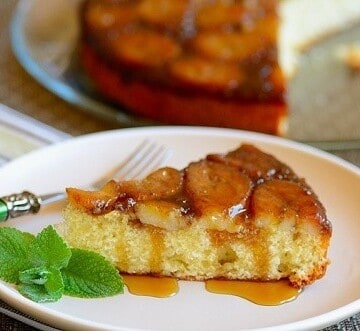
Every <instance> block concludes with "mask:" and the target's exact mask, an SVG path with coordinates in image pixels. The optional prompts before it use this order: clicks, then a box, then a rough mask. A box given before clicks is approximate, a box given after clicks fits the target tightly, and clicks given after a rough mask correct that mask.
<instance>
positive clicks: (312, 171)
mask: <svg viewBox="0 0 360 331" xmlns="http://www.w3.org/2000/svg"><path fill="white" fill-rule="evenodd" d="M145 138H151V139H152V140H154V141H156V142H159V143H164V142H166V145H167V146H168V147H170V148H171V149H172V150H173V156H172V158H171V159H170V160H169V165H171V166H174V167H177V168H182V167H184V166H185V165H186V164H187V163H188V162H189V161H193V160H198V159H199V158H201V157H203V156H204V155H205V154H207V153H220V152H226V151H228V150H230V149H234V148H236V147H237V146H238V145H239V144H240V143H242V142H247V143H252V144H254V145H256V146H258V147H259V148H261V149H263V150H264V151H266V152H269V153H272V154H273V155H274V156H276V157H277V158H279V159H280V160H282V161H283V162H285V163H288V164H289V165H290V166H291V167H292V168H293V169H294V171H295V172H297V173H298V175H299V176H302V177H305V178H306V179H307V181H308V183H309V184H310V185H311V186H312V187H313V189H314V190H315V192H316V193H317V194H318V196H319V198H320V200H321V201H322V202H323V203H324V205H325V207H326V208H327V212H328V217H329V219H330V220H331V221H332V224H333V237H332V240H331V247H330V250H329V257H330V259H331V261H332V263H331V265H330V266H329V269H328V272H327V274H326V276H325V277H324V278H323V279H321V280H319V281H317V282H316V283H315V284H313V285H311V286H309V287H307V288H305V290H304V291H303V293H302V294H301V295H300V296H299V297H298V298H297V299H296V300H295V301H293V302H290V303H287V304H284V305H281V306H275V307H264V306H259V305H256V304H253V303H250V302H248V301H246V300H243V299H241V298H238V297H234V296H226V295H215V294H211V293H208V292H206V291H205V289H204V284H203V283H202V282H180V291H179V293H178V294H177V295H175V296H174V297H171V298H166V299H157V298H151V297H141V296H134V295H130V294H128V293H125V294H124V295H118V296H115V297H112V298H104V299H77V298H71V297H64V298H62V299H61V300H60V301H59V302H57V303H52V304H36V303H34V302H31V301H29V300H27V299H25V298H24V297H22V296H21V295H20V294H19V293H18V292H17V291H16V289H14V287H13V286H11V285H9V284H7V283H4V282H0V297H1V299H2V300H4V301H6V302H7V303H9V304H10V305H12V306H14V307H15V308H17V309H19V310H20V311H23V312H26V313H28V314H29V315H31V316H34V317H36V318H37V319H40V320H42V321H44V322H47V323H50V324H51V325H54V326H57V327H58V328H61V329H71V330H88V329H89V328H91V329H93V330H135V329H136V330H139V329H151V330H169V329H171V330H175V331H177V330H179V331H180V330H181V331H182V330H209V331H211V330H234V329H237V330H239V329H257V330H260V329H266V330H272V329H273V330H275V329H276V330H279V327H280V326H281V327H282V329H284V330H288V331H290V330H315V329H320V328H321V327H325V326H327V325H330V324H334V323H336V322H338V321H340V320H342V319H345V318H347V317H349V316H352V315H354V314H355V313H357V312H359V311H360V299H359V298H360V286H359V279H360V268H359V261H360V241H359V240H358V238H359V237H360V227H359V221H358V220H359V214H360V204H359V202H358V197H359V196H360V170H359V169H358V168H356V167H354V166H352V165H350V164H348V163H346V162H345V161H342V160H340V159H338V158H336V157H334V156H331V155H329V154H327V153H325V152H320V151H318V150H315V149H313V148H311V147H308V146H305V145H301V144H298V143H294V142H291V141H288V140H285V139H280V138H276V137H272V136H266V135H262V134H256V133H247V132H241V131H238V130H227V129H215V128H214V129H211V128H192V127H155V128H152V127H150V128H133V129H122V130H116V131H109V132H105V133H98V134H92V135H88V136H83V137H81V138H76V139H72V140H68V141H65V142H63V143H60V144H57V145H53V146H50V147H48V148H44V149H41V150H37V151H35V152H33V153H31V154H28V155H25V156H23V157H20V158H19V159H16V160H15V161H13V162H11V163H9V164H7V165H5V166H4V167H3V168H1V169H0V182H1V187H0V196H2V195H6V194H10V193H13V192H18V191H22V190H23V189H27V190H30V191H33V192H36V193H39V194H41V193H45V192H52V191H56V190H62V189H63V188H64V187H66V186H84V185H86V183H88V182H90V180H91V179H93V178H95V177H97V176H98V174H102V173H104V172H105V171H106V170H108V169H109V168H112V165H114V164H117V163H118V162H119V161H120V160H122V159H124V158H125V156H126V155H127V154H128V153H129V152H130V151H131V150H133V149H134V148H135V147H136V146H137V145H138V144H139V143H140V142H141V141H142V140H143V139H145ZM89 164H91V167H89ZM62 207H63V205H61V204H60V205H53V206H50V207H49V208H45V209H44V210H43V211H42V212H41V213H40V214H39V215H35V216H29V217H27V218H23V219H17V220H12V221H10V222H8V223H7V224H6V225H8V226H14V227H17V228H19V229H21V230H26V231H30V232H32V233H37V232H39V230H40V229H41V228H43V227H44V226H46V225H47V224H50V223H56V222H59V221H60V220H61V213H60V210H61V208H62Z"/></svg>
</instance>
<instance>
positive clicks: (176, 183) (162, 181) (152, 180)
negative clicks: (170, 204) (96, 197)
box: [117, 167, 183, 201]
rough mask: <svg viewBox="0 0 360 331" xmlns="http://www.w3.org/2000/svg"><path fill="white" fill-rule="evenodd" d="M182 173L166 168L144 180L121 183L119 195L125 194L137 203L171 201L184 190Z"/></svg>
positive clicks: (118, 190) (118, 189)
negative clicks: (158, 200)
mask: <svg viewBox="0 0 360 331" xmlns="http://www.w3.org/2000/svg"><path fill="white" fill-rule="evenodd" d="M182 183H183V176H182V173H181V172H180V171H178V170H176V169H174V168H170V167H166V168H161V169H158V170H156V171H155V172H153V173H151V174H150V175H149V176H147V177H145V178H144V179H143V180H133V181H124V182H120V183H119V184H118V186H117V192H118V194H120V195H121V194H123V195H124V194H125V195H127V196H129V197H132V198H133V199H135V200H136V201H145V200H155V199H169V198H171V197H173V196H176V195H178V194H180V192H181V190H182Z"/></svg>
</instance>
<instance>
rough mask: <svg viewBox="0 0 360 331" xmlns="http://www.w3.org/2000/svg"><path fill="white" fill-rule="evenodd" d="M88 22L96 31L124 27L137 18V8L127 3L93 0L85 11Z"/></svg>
mask: <svg viewBox="0 0 360 331" xmlns="http://www.w3.org/2000/svg"><path fill="white" fill-rule="evenodd" d="M85 14H86V16H85V22H86V24H87V25H88V26H89V27H90V28H91V29H93V30H95V31H104V30H109V29H112V28H120V27H123V26H125V25H127V24H129V23H131V22H133V21H134V20H135V19H136V10H135V9H134V7H133V6H130V5H128V4H126V3H123V4H120V3H118V2H117V3H116V4H112V3H110V2H99V1H92V2H89V3H88V5H87V10H86V11H85Z"/></svg>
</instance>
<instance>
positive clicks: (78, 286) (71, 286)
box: [61, 248, 124, 298]
mask: <svg viewBox="0 0 360 331" xmlns="http://www.w3.org/2000/svg"><path fill="white" fill-rule="evenodd" d="M71 251H72V255H71V259H70V261H69V264H68V266H67V267H66V268H64V269H62V270H61V273H62V277H63V281H64V288H65V290H64V293H65V294H68V295H71V296H77V297H83V298H97V297H105V296H112V295H115V294H118V293H123V290H124V285H123V282H122V278H121V276H120V275H119V272H118V271H117V270H116V269H115V268H114V267H113V266H112V265H111V264H110V263H109V262H108V261H107V260H106V259H105V258H104V257H103V256H101V255H100V254H97V253H94V252H91V251H86V250H82V249H78V248H72V249H71Z"/></svg>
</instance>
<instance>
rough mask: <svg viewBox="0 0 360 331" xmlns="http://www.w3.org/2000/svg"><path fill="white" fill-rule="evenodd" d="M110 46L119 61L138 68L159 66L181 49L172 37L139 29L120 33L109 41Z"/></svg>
mask: <svg viewBox="0 0 360 331" xmlns="http://www.w3.org/2000/svg"><path fill="white" fill-rule="evenodd" d="M111 48H112V50H113V52H114V55H115V56H116V58H117V60H119V61H120V62H121V63H124V64H126V65H129V66H132V67H137V68H140V69H141V68H153V67H160V66H162V65H164V64H165V63H166V62H168V61H170V60H172V59H174V58H175V57H177V56H178V54H179V53H180V51H181V48H180V46H179V45H178V44H177V42H176V41H175V40H174V39H172V38H170V37H168V36H165V35H162V34H160V33H156V32H152V31H141V30H138V31H133V32H131V33H126V34H125V33H124V34H120V35H119V36H117V38H115V39H114V40H112V41H111Z"/></svg>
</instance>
